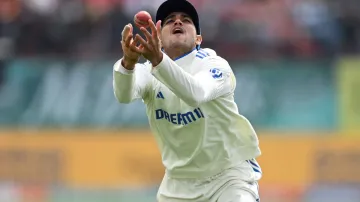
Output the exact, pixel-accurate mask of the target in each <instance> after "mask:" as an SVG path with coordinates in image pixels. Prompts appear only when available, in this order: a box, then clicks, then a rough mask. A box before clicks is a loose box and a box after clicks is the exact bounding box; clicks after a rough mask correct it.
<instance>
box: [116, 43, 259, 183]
mask: <svg viewBox="0 0 360 202" xmlns="http://www.w3.org/2000/svg"><path fill="white" fill-rule="evenodd" d="M113 85H114V86H113V87H114V93H115V96H116V98H117V100H118V101H119V102H121V103H130V102H131V101H133V100H135V99H142V100H143V102H144V103H145V104H146V112H147V116H148V118H149V123H150V128H151V130H152V132H153V134H154V136H155V138H156V141H157V143H158V147H159V149H160V151H161V155H162V161H163V164H164V166H165V168H166V173H167V175H169V176H171V177H174V178H201V177H208V176H211V175H214V174H216V173H219V172H221V171H222V170H224V169H227V168H231V167H234V166H236V165H238V164H239V163H240V162H243V161H249V160H251V161H253V162H255V163H254V170H256V169H258V170H260V168H259V167H258V164H257V163H256V161H255V160H254V158H256V157H257V156H259V155H260V153H261V152H260V149H259V146H258V145H259V141H258V138H257V135H256V133H255V131H254V129H253V127H252V126H251V124H250V122H249V121H248V120H247V119H246V118H245V117H244V116H242V115H240V114H239V112H238V107H237V105H236V103H235V102H234V89H235V87H236V81H235V76H234V74H233V72H232V70H231V67H230V66H229V64H228V62H227V61H226V60H224V59H223V58H221V57H219V56H217V55H216V53H215V51H213V50H211V49H200V50H196V49H194V50H193V51H191V52H190V53H188V54H186V55H184V56H182V57H180V58H178V59H175V61H174V60H172V59H171V58H169V57H168V56H167V55H166V54H165V53H164V56H163V60H162V61H161V63H160V64H159V65H158V66H156V67H152V65H151V64H150V63H149V62H147V63H145V64H136V66H135V69H134V70H127V69H125V68H124V67H123V66H122V65H121V60H119V61H117V62H116V63H115V65H114V83H113ZM249 163H250V161H249Z"/></svg>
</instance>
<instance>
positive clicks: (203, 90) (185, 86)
mask: <svg viewBox="0 0 360 202" xmlns="http://www.w3.org/2000/svg"><path fill="white" fill-rule="evenodd" d="M204 60H205V61H204V62H203V64H202V67H199V68H201V69H202V70H201V71H200V72H198V73H197V74H195V75H191V74H189V73H187V72H185V71H184V70H183V69H182V68H181V67H180V66H178V65H177V64H176V63H175V62H174V61H173V60H171V59H170V58H169V57H168V56H167V55H166V54H164V55H163V60H162V61H161V62H160V63H159V65H157V66H156V67H153V69H152V74H153V75H154V77H155V78H156V79H158V80H159V81H160V82H162V83H163V84H164V85H166V86H167V87H168V88H169V89H170V90H171V91H172V92H173V93H174V94H176V95H177V96H178V97H180V98H181V99H182V100H183V101H184V102H186V103H187V104H188V105H190V106H199V105H200V104H202V103H204V102H208V101H211V100H214V99H216V98H218V97H220V96H222V95H225V94H228V93H231V92H233V91H234V88H235V77H234V75H233V73H232V70H231V68H230V66H229V64H228V63H227V62H226V61H225V60H224V59H222V58H220V57H217V56H215V57H209V58H206V59H204Z"/></svg>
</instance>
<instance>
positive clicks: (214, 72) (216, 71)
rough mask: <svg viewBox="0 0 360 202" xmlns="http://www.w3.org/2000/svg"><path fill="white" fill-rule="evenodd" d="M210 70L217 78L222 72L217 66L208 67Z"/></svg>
mask: <svg viewBox="0 0 360 202" xmlns="http://www.w3.org/2000/svg"><path fill="white" fill-rule="evenodd" d="M210 72H211V75H212V77H213V78H214V79H219V78H221V77H222V72H221V71H220V69H218V68H213V69H210Z"/></svg>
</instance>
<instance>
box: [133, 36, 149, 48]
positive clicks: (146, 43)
mask: <svg viewBox="0 0 360 202" xmlns="http://www.w3.org/2000/svg"><path fill="white" fill-rule="evenodd" d="M150 37H151V36H150ZM135 40H136V41H138V42H139V43H140V45H141V46H142V47H144V48H146V49H148V50H151V47H150V44H149V43H148V42H147V41H145V39H143V38H142V37H141V36H140V35H138V34H136V36H135Z"/></svg>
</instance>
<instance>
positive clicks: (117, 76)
mask: <svg viewBox="0 0 360 202" xmlns="http://www.w3.org/2000/svg"><path fill="white" fill-rule="evenodd" d="M121 61H122V59H121V60H119V61H117V62H116V63H115V64H114V72H113V88H114V94H115V97H116V99H117V100H118V101H119V102H120V103H130V102H132V101H134V100H136V99H143V100H146V99H147V95H148V92H149V89H150V88H151V80H152V76H151V74H150V70H148V69H147V67H146V66H145V65H143V64H136V65H135V68H134V69H133V70H128V69H126V68H125V67H124V66H123V65H122V63H121Z"/></svg>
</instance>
